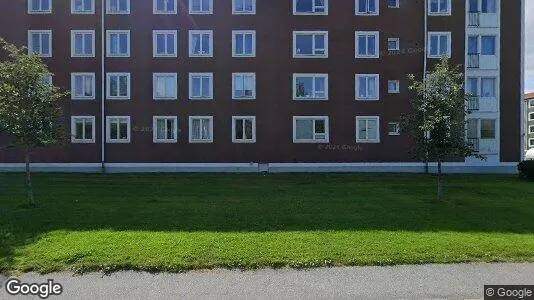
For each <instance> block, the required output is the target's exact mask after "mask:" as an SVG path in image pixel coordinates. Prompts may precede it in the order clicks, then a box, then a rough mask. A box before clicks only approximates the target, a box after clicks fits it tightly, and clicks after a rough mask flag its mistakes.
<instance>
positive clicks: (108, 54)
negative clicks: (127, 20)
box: [106, 30, 131, 57]
mask: <svg viewBox="0 0 534 300" xmlns="http://www.w3.org/2000/svg"><path fill="white" fill-rule="evenodd" d="M112 34H126V35H127V37H128V39H127V41H128V43H127V44H126V50H127V51H126V52H127V53H126V54H111V35H112ZM130 49H131V35H130V30H106V57H130Z"/></svg>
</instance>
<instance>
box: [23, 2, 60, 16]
mask: <svg viewBox="0 0 534 300" xmlns="http://www.w3.org/2000/svg"><path fill="white" fill-rule="evenodd" d="M27 1H28V14H31V15H46V14H51V13H52V7H53V6H54V5H53V1H54V0H49V1H50V9H48V10H42V9H35V8H34V7H33V5H32V0H27ZM42 1H43V0H39V4H40V6H41V7H42V6H43V4H42Z"/></svg>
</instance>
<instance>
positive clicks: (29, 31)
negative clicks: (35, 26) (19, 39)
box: [28, 30, 52, 57]
mask: <svg viewBox="0 0 534 300" xmlns="http://www.w3.org/2000/svg"><path fill="white" fill-rule="evenodd" d="M34 34H39V35H40V36H41V35H43V34H48V45H49V47H50V49H49V50H50V51H49V53H44V54H43V53H37V54H36V53H33V52H32V48H33V44H32V35H34ZM40 39H41V40H42V37H40ZM41 48H42V45H41ZM28 54H31V55H34V56H38V57H52V30H28Z"/></svg>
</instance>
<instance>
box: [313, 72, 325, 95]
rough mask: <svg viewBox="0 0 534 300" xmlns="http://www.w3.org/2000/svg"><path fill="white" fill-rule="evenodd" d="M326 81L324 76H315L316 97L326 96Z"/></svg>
mask: <svg viewBox="0 0 534 300" xmlns="http://www.w3.org/2000/svg"><path fill="white" fill-rule="evenodd" d="M325 81H326V78H324V77H317V78H315V95H316V97H326V88H325Z"/></svg>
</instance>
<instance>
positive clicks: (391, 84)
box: [388, 80, 400, 94]
mask: <svg viewBox="0 0 534 300" xmlns="http://www.w3.org/2000/svg"><path fill="white" fill-rule="evenodd" d="M399 92H400V83H399V81H398V80H388V93H390V94H398V93H399Z"/></svg>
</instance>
